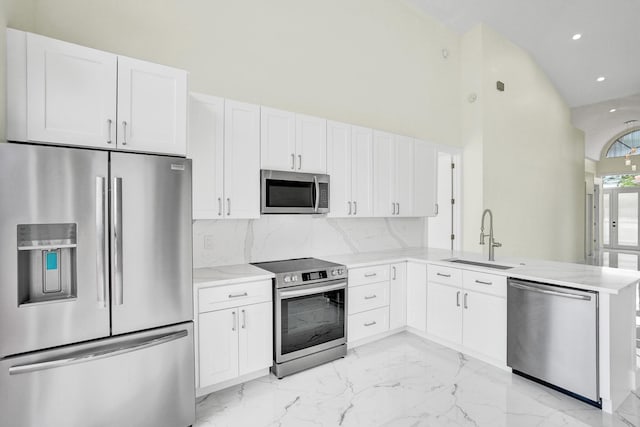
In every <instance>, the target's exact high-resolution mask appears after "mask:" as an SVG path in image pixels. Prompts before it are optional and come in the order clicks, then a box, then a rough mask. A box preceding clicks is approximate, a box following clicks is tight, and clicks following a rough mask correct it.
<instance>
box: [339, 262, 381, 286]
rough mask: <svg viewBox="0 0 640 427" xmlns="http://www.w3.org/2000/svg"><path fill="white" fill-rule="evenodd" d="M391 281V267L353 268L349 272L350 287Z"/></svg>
mask: <svg viewBox="0 0 640 427" xmlns="http://www.w3.org/2000/svg"><path fill="white" fill-rule="evenodd" d="M388 280H389V265H386V264H385V265H374V266H372V267H362V268H352V269H350V270H349V286H360V285H366V284H367V283H376V282H384V281H388Z"/></svg>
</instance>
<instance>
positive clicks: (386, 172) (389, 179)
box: [373, 131, 396, 217]
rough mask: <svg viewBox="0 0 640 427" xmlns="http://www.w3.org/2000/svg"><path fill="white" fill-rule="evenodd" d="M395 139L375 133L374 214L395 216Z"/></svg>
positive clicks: (387, 134)
mask: <svg viewBox="0 0 640 427" xmlns="http://www.w3.org/2000/svg"><path fill="white" fill-rule="evenodd" d="M395 156H396V150H395V137H394V135H392V134H390V133H386V132H381V131H373V214H374V215H375V216H382V217H388V216H393V215H395V210H396V207H395V204H394V203H395V200H394V199H393V195H394V191H395Z"/></svg>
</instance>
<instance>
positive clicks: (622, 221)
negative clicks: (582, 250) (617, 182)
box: [602, 187, 640, 251]
mask: <svg viewBox="0 0 640 427" xmlns="http://www.w3.org/2000/svg"><path fill="white" fill-rule="evenodd" d="M639 215H640V188H636V187H620V188H606V189H605V190H604V191H603V194H602V247H603V248H606V249H613V250H626V251H640V227H638V224H639V223H640V221H639Z"/></svg>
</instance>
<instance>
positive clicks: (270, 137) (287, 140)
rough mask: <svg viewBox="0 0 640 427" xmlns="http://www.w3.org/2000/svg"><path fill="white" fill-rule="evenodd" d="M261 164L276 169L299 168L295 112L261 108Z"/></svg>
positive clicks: (289, 169)
mask: <svg viewBox="0 0 640 427" xmlns="http://www.w3.org/2000/svg"><path fill="white" fill-rule="evenodd" d="M260 166H261V168H262V169H274V170H288V171H294V170H296V169H297V159H296V115H295V114H294V113H291V112H289V111H282V110H276V109H275V108H268V107H261V108H260Z"/></svg>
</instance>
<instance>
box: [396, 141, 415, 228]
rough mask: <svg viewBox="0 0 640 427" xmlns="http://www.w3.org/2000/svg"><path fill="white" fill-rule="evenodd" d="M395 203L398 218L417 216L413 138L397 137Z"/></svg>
mask: <svg viewBox="0 0 640 427" xmlns="http://www.w3.org/2000/svg"><path fill="white" fill-rule="evenodd" d="M395 150H396V152H395V163H394V166H395V178H396V181H395V189H394V194H395V198H394V200H395V202H396V216H416V214H415V212H414V211H413V196H414V188H413V181H414V176H413V161H414V149H413V138H409V137H406V136H398V137H396V147H395Z"/></svg>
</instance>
